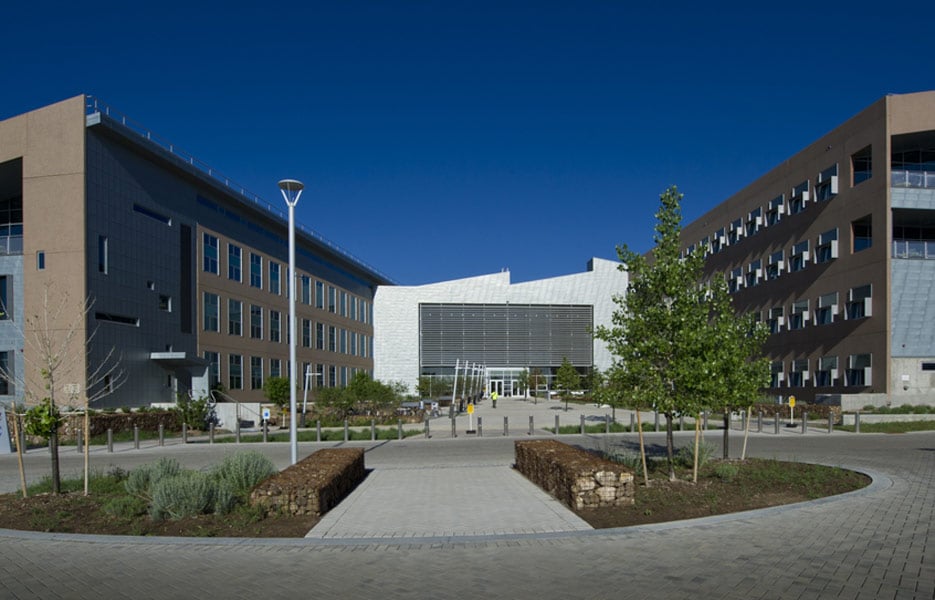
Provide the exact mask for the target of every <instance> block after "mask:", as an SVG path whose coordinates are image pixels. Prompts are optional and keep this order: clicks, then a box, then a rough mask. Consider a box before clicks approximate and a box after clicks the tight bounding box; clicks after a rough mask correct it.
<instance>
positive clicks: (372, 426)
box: [370, 419, 377, 442]
mask: <svg viewBox="0 0 935 600" xmlns="http://www.w3.org/2000/svg"><path fill="white" fill-rule="evenodd" d="M376 439H377V422H376V421H375V420H374V419H370V441H371V442H372V441H375V440H376Z"/></svg>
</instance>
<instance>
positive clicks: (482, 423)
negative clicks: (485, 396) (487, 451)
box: [477, 417, 484, 437]
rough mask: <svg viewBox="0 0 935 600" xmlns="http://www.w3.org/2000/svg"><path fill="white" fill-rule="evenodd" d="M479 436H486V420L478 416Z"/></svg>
mask: <svg viewBox="0 0 935 600" xmlns="http://www.w3.org/2000/svg"><path fill="white" fill-rule="evenodd" d="M477 437H484V420H483V419H482V418H481V417H477Z"/></svg>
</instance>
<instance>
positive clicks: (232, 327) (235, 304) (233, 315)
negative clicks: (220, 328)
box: [227, 298, 243, 335]
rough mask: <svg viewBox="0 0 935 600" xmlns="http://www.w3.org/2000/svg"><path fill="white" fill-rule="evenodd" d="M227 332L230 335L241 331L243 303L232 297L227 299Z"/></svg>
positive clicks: (239, 333)
mask: <svg viewBox="0 0 935 600" xmlns="http://www.w3.org/2000/svg"><path fill="white" fill-rule="evenodd" d="M227 333H228V334H230V335H242V333H243V304H242V303H241V302H240V300H234V299H233V298H230V299H228V300H227Z"/></svg>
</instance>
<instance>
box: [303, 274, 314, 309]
mask: <svg viewBox="0 0 935 600" xmlns="http://www.w3.org/2000/svg"><path fill="white" fill-rule="evenodd" d="M301 298H302V304H309V305H310V304H311V303H312V280H311V278H309V276H308V275H302V296H301Z"/></svg>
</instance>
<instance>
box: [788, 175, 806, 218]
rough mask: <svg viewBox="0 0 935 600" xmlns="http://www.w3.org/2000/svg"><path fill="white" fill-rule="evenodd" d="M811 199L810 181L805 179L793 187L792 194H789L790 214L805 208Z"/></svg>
mask: <svg viewBox="0 0 935 600" xmlns="http://www.w3.org/2000/svg"><path fill="white" fill-rule="evenodd" d="M809 199H810V194H809V182H808V180H805V181H803V182H802V183H800V184H799V185H797V186H795V187H794V188H792V194H791V195H790V196H789V214H790V215H794V214H797V213H800V212H802V211H803V210H805V207H807V206H808V201H809Z"/></svg>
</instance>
